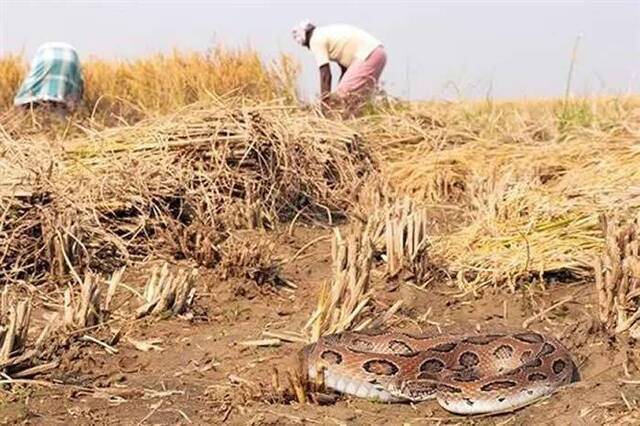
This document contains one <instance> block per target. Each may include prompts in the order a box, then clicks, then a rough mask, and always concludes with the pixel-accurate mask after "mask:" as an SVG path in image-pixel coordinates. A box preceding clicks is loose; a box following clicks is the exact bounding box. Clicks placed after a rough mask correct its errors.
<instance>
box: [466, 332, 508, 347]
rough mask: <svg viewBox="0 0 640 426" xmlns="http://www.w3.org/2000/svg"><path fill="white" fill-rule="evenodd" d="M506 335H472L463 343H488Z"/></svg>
mask: <svg viewBox="0 0 640 426" xmlns="http://www.w3.org/2000/svg"><path fill="white" fill-rule="evenodd" d="M502 337H504V334H487V335H484V336H471V337H467V338H465V339H464V340H463V341H462V342H463V343H471V344H472V345H488V344H489V343H493V342H495V341H496V340H498V339H500V338H502Z"/></svg>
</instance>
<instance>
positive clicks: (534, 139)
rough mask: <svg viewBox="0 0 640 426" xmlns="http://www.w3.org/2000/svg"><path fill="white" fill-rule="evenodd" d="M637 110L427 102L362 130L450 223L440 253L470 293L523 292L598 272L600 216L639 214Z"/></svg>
mask: <svg viewBox="0 0 640 426" xmlns="http://www.w3.org/2000/svg"><path fill="white" fill-rule="evenodd" d="M636 104H637V103H636V102H634V101H633V99H631V100H624V99H612V100H611V99H609V100H608V99H604V100H597V101H593V102H586V101H584V102H583V101H572V102H569V103H568V104H557V103H553V102H546V103H544V102H539V103H508V104H503V105H498V104H494V103H482V104H481V103H478V104H472V103H461V104H454V105H449V106H447V107H446V108H444V107H443V106H442V105H438V104H427V105H423V106H420V105H417V104H416V105H412V106H408V108H407V109H406V110H404V111H399V114H397V115H391V116H389V117H387V116H382V117H370V118H367V119H363V120H361V121H360V122H359V125H361V126H362V128H361V133H362V134H363V135H364V137H365V138H366V139H367V140H370V141H372V143H374V144H375V146H376V147H375V148H374V152H375V154H376V155H378V156H379V157H380V158H381V160H382V161H381V164H382V169H383V172H384V173H385V174H386V175H387V176H388V178H389V180H390V183H391V184H392V185H393V186H394V187H395V188H396V189H397V190H398V191H399V192H400V193H404V194H410V195H411V196H412V197H414V198H415V199H416V200H418V201H421V202H424V203H425V205H427V206H428V207H430V208H433V209H435V210H438V211H439V214H438V217H442V218H443V219H444V221H443V223H444V224H446V227H445V229H444V233H443V234H441V235H437V236H434V238H433V239H432V243H433V245H432V248H431V253H432V255H433V256H435V257H437V258H438V259H444V260H446V262H447V264H448V265H447V266H448V268H449V269H450V270H451V272H453V275H456V274H457V276H458V277H459V284H460V287H461V289H462V290H465V291H469V290H472V289H475V288H477V287H478V286H483V285H487V284H495V283H500V284H505V283H506V284H508V285H510V286H511V287H512V288H515V286H516V285H518V284H519V283H521V282H526V281H527V280H531V279H532V278H534V277H535V278H538V277H542V278H543V279H546V277H548V276H550V275H551V274H552V273H559V272H561V273H563V274H564V275H565V276H573V277H574V278H575V277H578V278H579V277H586V276H589V275H590V274H591V262H592V259H593V257H594V255H595V254H596V253H598V251H599V250H600V248H601V247H602V233H601V230H600V228H599V226H598V217H599V215H600V214H602V213H608V212H609V211H610V210H612V209H615V210H617V212H618V213H619V214H621V215H624V214H628V213H632V212H634V211H638V209H639V207H640V169H639V168H638V167H636V165H637V164H638V162H640V150H639V149H638V146H637V140H638V137H639V136H640V126H639V124H640V120H639V118H640V117H639V116H638V114H635V113H634V112H633V111H634V108H635V105H636Z"/></svg>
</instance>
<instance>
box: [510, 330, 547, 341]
mask: <svg viewBox="0 0 640 426" xmlns="http://www.w3.org/2000/svg"><path fill="white" fill-rule="evenodd" d="M513 338H514V339H518V340H520V341H521V342H525V343H542V342H544V337H543V336H542V335H541V334H538V333H534V332H529V333H517V334H514V335H513Z"/></svg>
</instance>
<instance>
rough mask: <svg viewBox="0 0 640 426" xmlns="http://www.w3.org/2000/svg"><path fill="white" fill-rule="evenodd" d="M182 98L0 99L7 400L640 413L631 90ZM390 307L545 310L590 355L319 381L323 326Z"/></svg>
mask: <svg viewBox="0 0 640 426" xmlns="http://www.w3.org/2000/svg"><path fill="white" fill-rule="evenodd" d="M230 67H231V65H230ZM143 68H144V67H143ZM95 70H96V73H97V70H98V68H95ZM137 72H139V71H137ZM96 75H97V74H96ZM136 75H139V74H136ZM6 84H8V85H9V86H10V83H6ZM235 86H237V85H235ZM3 87H4V86H0V91H2V90H5V89H2V88H3ZM176 90H178V91H179V89H176ZM273 92H274V90H271V91H270V92H269V93H273ZM132 93H133V92H132ZM147 96H148V95H146V94H139V93H138V94H132V98H131V99H130V100H131V102H133V100H135V99H137V100H138V101H139V104H142V102H143V101H145V100H146V101H149V99H146V97H147ZM2 99H4V98H2ZM132 99H133V100H132ZM184 99H185V100H184V102H182V101H180V103H181V105H180V106H179V107H178V106H175V105H173V106H170V108H169V109H168V110H163V108H160V107H159V105H161V104H162V100H160V101H159V103H155V104H154V103H153V102H150V101H149V102H148V103H146V104H145V105H147V106H148V110H149V111H145V112H144V113H143V114H141V116H140V117H135V119H134V120H130V122H127V123H128V124H127V123H123V122H119V123H117V125H115V126H114V125H113V124H114V123H112V122H109V121H108V120H106V121H103V122H100V123H94V122H92V121H91V119H90V118H88V117H87V116H77V117H74V118H72V119H71V120H70V121H68V122H62V123H49V124H43V123H39V126H41V127H39V128H38V127H34V126H33V123H34V122H33V120H32V119H33V117H30V116H20V115H17V114H16V113H15V112H12V111H6V112H4V113H3V115H2V119H1V120H0V126H2V127H1V129H0V148H1V149H0V152H1V155H0V179H1V181H0V212H2V213H1V215H0V247H1V252H0V280H1V282H2V293H1V296H2V297H1V299H0V327H1V328H0V374H1V375H2V378H0V386H1V387H0V420H1V421H3V422H5V423H7V424H14V423H25V424H57V423H68V422H69V421H71V422H73V424H127V425H128V424H226V423H228V424H255V425H260V424H373V423H375V424H425V423H434V424H435V423H437V424H509V423H511V424H531V425H533V424H558V425H561V424H624V423H630V424H633V423H636V422H637V421H638V420H639V418H640V411H639V409H638V400H639V399H640V393H639V392H638V390H639V389H640V388H638V383H639V380H640V370H639V367H638V366H639V365H640V364H639V362H640V358H639V353H638V349H637V344H636V341H635V340H636V339H637V338H638V336H639V335H640V332H639V330H640V323H638V319H640V290H639V288H640V268H638V265H640V257H639V256H640V252H639V250H638V241H640V237H639V235H640V229H639V228H638V220H639V219H638V218H639V217H640V216H639V215H640V211H639V207H640V171H639V170H640V169H639V168H638V167H637V165H638V164H640V148H639V147H640V145H639V144H638V140H640V138H639V136H640V115H638V114H637V112H636V111H637V106H638V100H637V99H634V98H628V99H595V100H576V101H570V102H557V101H546V102H542V101H541V102H529V103H525V102H522V103H428V104H418V103H405V102H399V101H392V100H388V101H387V102H385V104H384V105H374V106H372V108H371V112H370V113H369V114H368V115H366V116H365V117H361V118H359V119H353V120H345V121H343V120H337V119H328V118H323V117H322V116H320V115H319V114H318V113H317V112H315V111H312V110H309V109H305V108H301V107H298V106H295V105H293V104H292V103H291V102H289V101H287V100H286V99H284V98H283V97H282V96H275V95H274V96H272V97H270V96H262V95H258V96H252V95H251V94H244V96H241V97H238V96H218V95H215V94H213V93H210V94H209V95H208V96H206V97H205V96H203V97H202V98H198V99H190V98H189V99H187V98H186V97H185V98H184ZM192 101H195V103H192ZM187 104H189V105H187ZM43 126H44V127H43ZM372 328H373V329H379V328H393V329H401V330H406V331H409V332H412V333H441V332H447V333H449V332H461V331H465V332H474V331H478V332H490V331H491V330H497V329H504V328H528V329H531V330H537V331H540V332H544V333H549V334H552V335H554V336H556V337H559V338H560V339H561V340H562V341H563V342H565V344H566V345H567V347H568V348H569V349H570V350H571V352H572V353H573V354H574V356H575V359H576V361H577V362H578V364H579V367H580V370H581V373H582V377H583V380H582V381H581V382H579V383H576V384H574V385H571V386H569V387H566V388H564V389H562V390H561V391H560V392H558V393H557V394H555V395H553V396H552V397H550V398H547V399H544V400H542V401H539V402H537V403H535V404H533V405H531V406H529V407H526V408H523V409H520V410H517V411H515V412H510V413H503V414H500V415H494V416H485V417H476V418H465V417H460V416H454V415H451V414H448V413H447V412H445V411H443V410H442V409H441V408H440V407H439V406H438V405H437V404H436V403H435V402H424V403H420V404H415V405H412V404H395V405H388V404H377V403H373V402H369V401H362V400H357V399H354V398H349V397H336V396H335V395H318V394H317V393H313V392H307V391H306V390H305V389H303V387H304V383H302V381H301V380H300V378H299V377H298V376H297V374H296V362H297V361H296V356H297V352H298V351H299V350H300V348H301V347H302V346H303V345H304V344H305V343H307V342H310V341H314V340H315V339H317V338H318V337H319V336H322V335H325V334H327V333H331V332H336V331H341V330H354V329H355V330H360V329H372Z"/></svg>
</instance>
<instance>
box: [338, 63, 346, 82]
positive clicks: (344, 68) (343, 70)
mask: <svg viewBox="0 0 640 426" xmlns="http://www.w3.org/2000/svg"><path fill="white" fill-rule="evenodd" d="M339 65H340V79H339V80H338V81H342V77H344V73H345V72H347V67H345V66H343V65H342V64H339Z"/></svg>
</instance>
